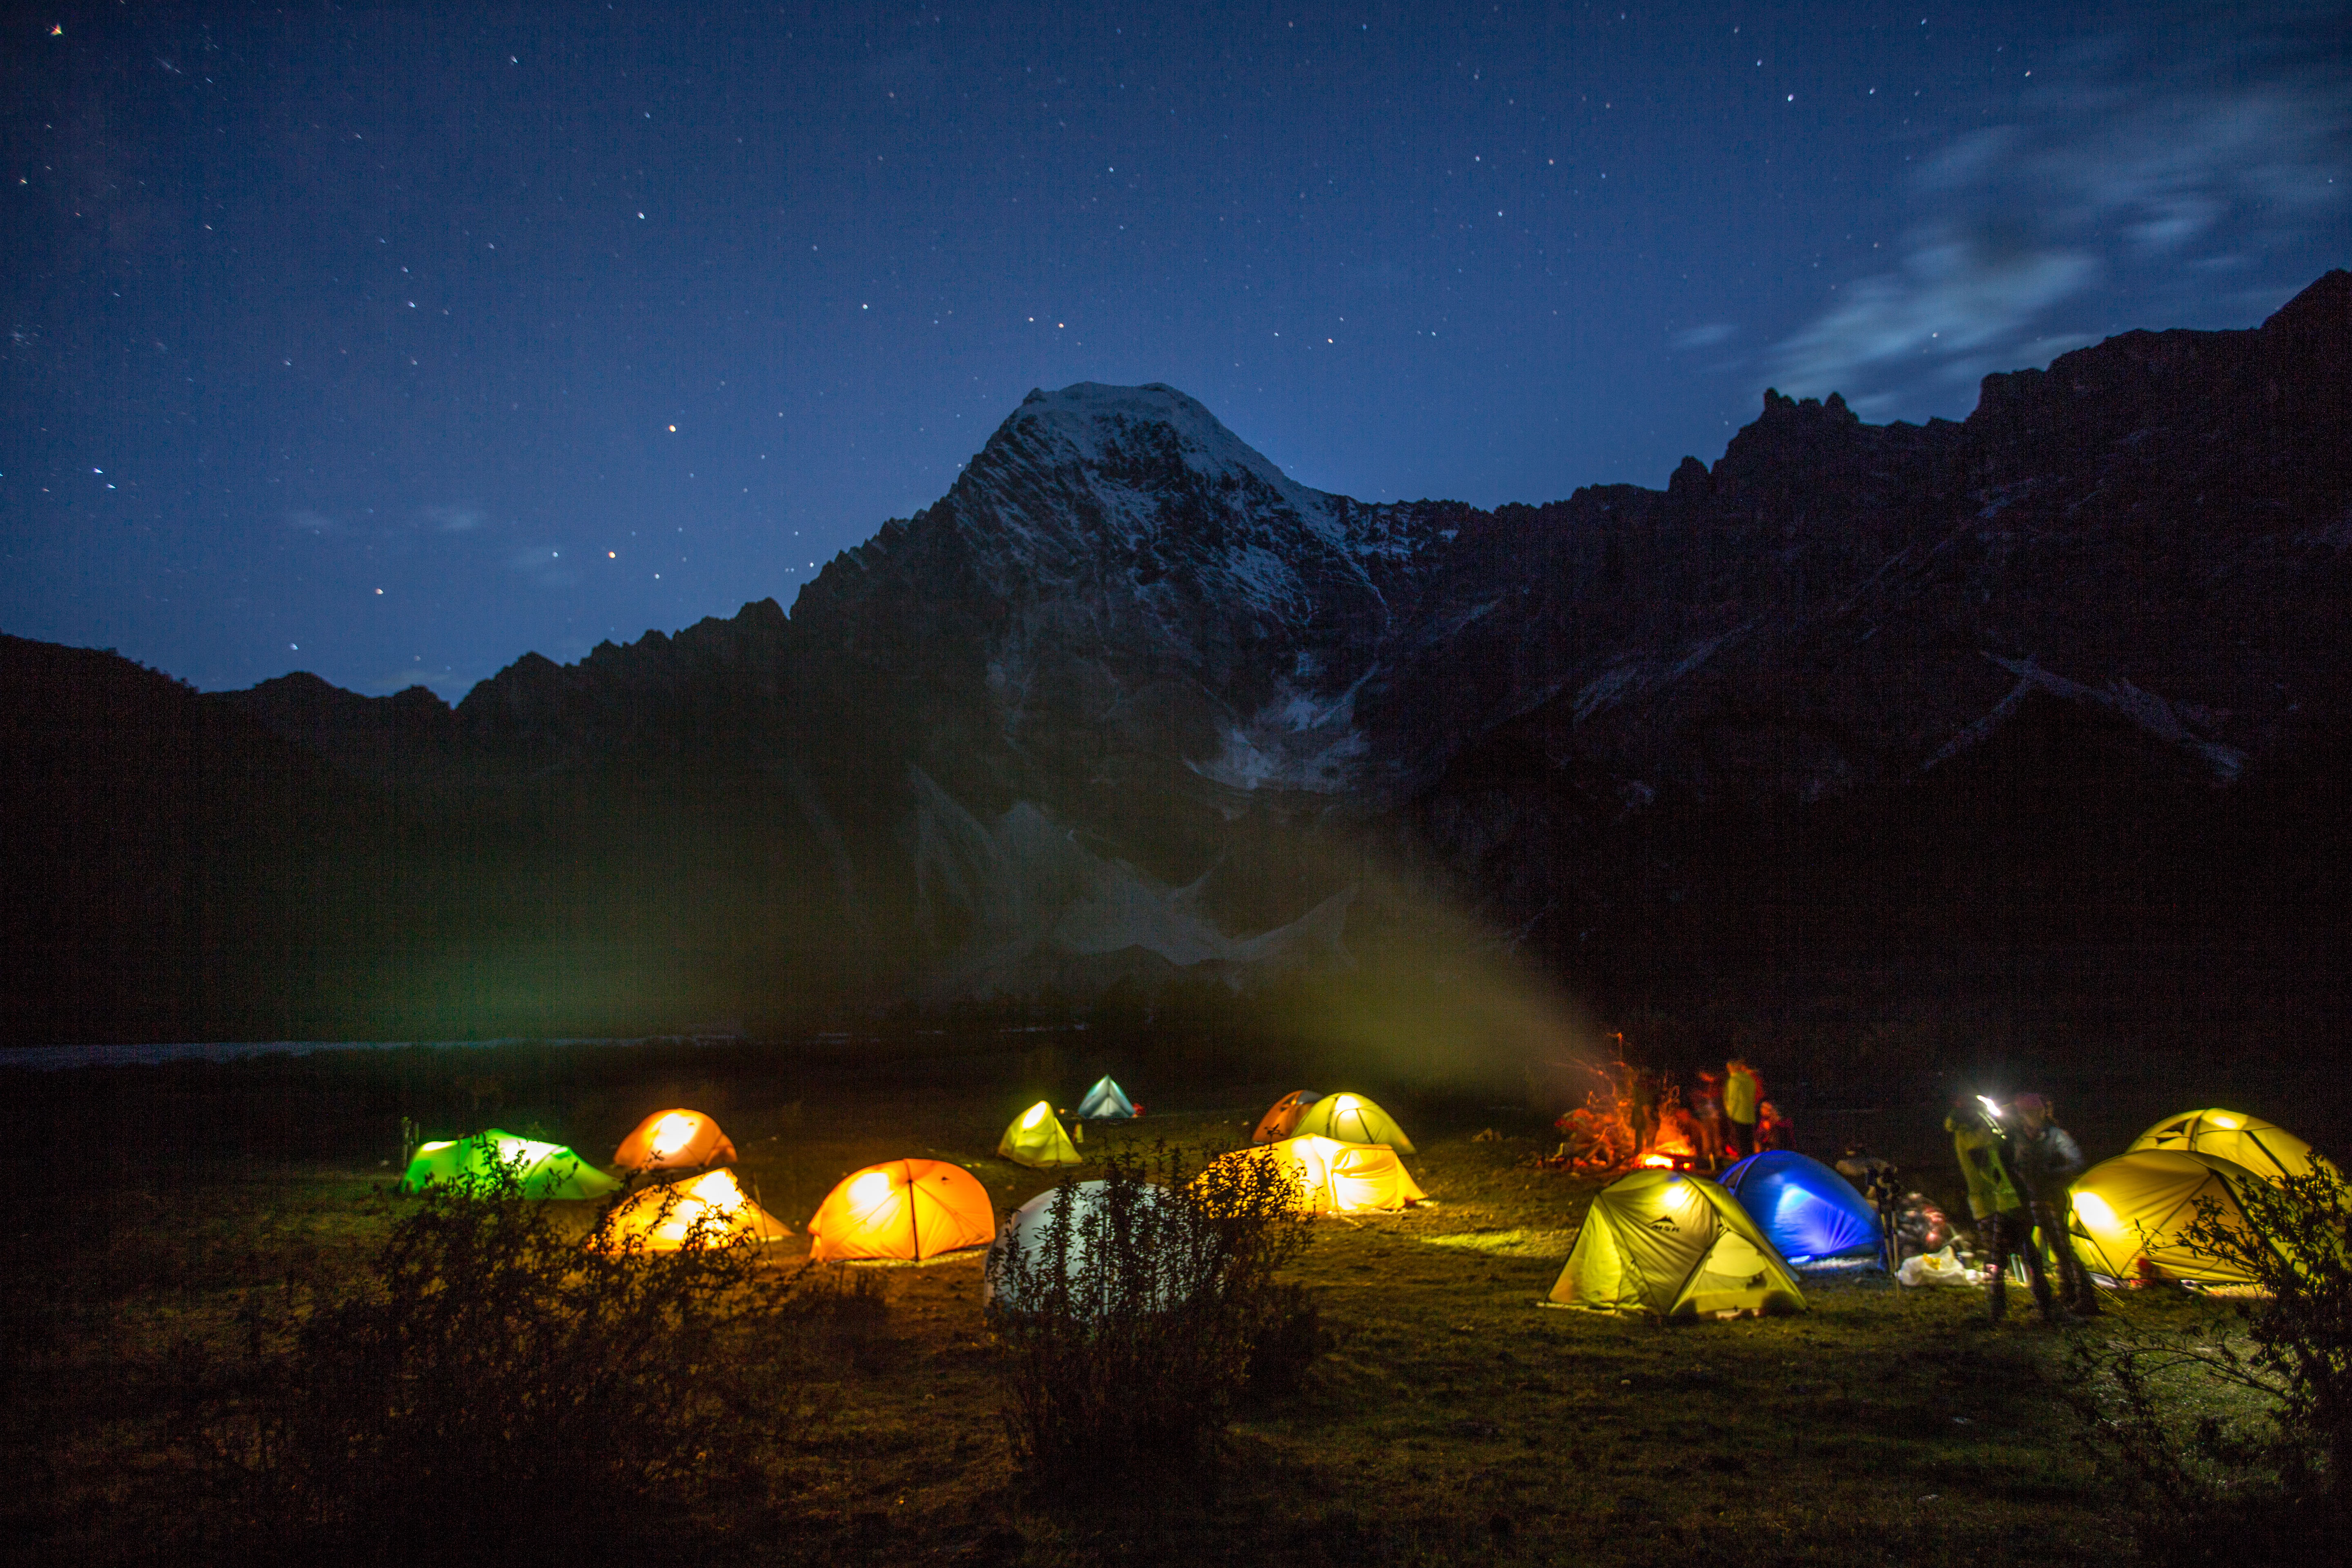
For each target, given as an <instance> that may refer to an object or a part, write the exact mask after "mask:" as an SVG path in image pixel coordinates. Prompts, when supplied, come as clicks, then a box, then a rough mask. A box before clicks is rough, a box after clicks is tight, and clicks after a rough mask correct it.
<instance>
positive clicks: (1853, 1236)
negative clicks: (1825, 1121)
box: [1722, 1149, 1879, 1263]
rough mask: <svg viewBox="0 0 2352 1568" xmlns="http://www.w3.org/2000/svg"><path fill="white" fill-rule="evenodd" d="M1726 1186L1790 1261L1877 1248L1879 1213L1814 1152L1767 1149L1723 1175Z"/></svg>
mask: <svg viewBox="0 0 2352 1568" xmlns="http://www.w3.org/2000/svg"><path fill="white" fill-rule="evenodd" d="M1722 1179H1723V1184H1724V1185H1725V1186H1727V1187H1728V1188H1730V1189H1731V1195H1732V1196H1733V1197H1736V1198H1738V1200H1739V1206H1740V1207H1741V1208H1744V1209H1746V1210H1747V1211H1748V1216H1749V1217H1750V1218H1752V1219H1753V1220H1755V1222H1756V1225H1757V1228H1759V1230H1761V1231H1763V1233H1764V1234H1765V1235H1766V1236H1767V1237H1770V1238H1771V1242H1772V1245H1773V1246H1775V1247H1779V1248H1780V1256H1781V1257H1783V1258H1787V1259H1788V1260H1789V1261H1790V1262H1791V1263H1808V1262H1811V1261H1812V1260H1813V1259H1815V1258H1850V1257H1858V1256H1863V1255H1866V1254H1869V1253H1874V1252H1875V1251H1877V1250H1878V1241H1879V1236H1878V1211H1877V1210H1875V1209H1874V1208H1872V1207H1871V1206H1870V1200H1869V1199H1867V1198H1865V1197H1864V1196H1863V1195H1862V1194H1860V1193H1858V1192H1856V1191H1854V1189H1853V1183H1852V1182H1849V1181H1847V1180H1846V1179H1845V1178H1844V1177H1843V1176H1841V1175H1839V1174H1838V1173H1836V1172H1835V1171H1832V1170H1831V1169H1830V1168H1829V1167H1828V1166H1827V1165H1824V1164H1822V1163H1821V1162H1820V1161H1819V1160H1816V1159H1814V1158H1813V1157H1812V1156H1811V1155H1810V1154H1800V1153H1797V1152H1795V1151H1793V1150H1790V1149H1767V1150H1765V1151H1764V1152H1762V1153H1760V1154H1750V1155H1748V1158H1746V1159H1745V1160H1742V1161H1740V1162H1739V1163H1738V1164H1736V1165H1734V1166H1732V1167H1731V1169H1729V1170H1727V1171H1726V1172H1724V1173H1723V1178H1722Z"/></svg>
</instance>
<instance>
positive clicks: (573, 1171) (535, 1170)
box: [400, 1127, 621, 1200]
mask: <svg viewBox="0 0 2352 1568" xmlns="http://www.w3.org/2000/svg"><path fill="white" fill-rule="evenodd" d="M500 1171H510V1172H512V1173H514V1177H515V1182H516V1185H517V1186H518V1187H519V1188H520V1190H521V1193H522V1195H523V1196H524V1197H527V1198H552V1199H572V1200H579V1199H585V1198H601V1197H604V1195H606V1194H609V1193H616V1192H618V1191H620V1190H621V1184H620V1183H619V1182H617V1181H615V1180H614V1179H613V1178H612V1177H610V1176H608V1175H606V1174H605V1173H604V1172H602V1171H600V1170H598V1169H597V1168H596V1167H595V1166H593V1165H592V1164H590V1163H588V1162H587V1161H585V1160H583V1159H582V1158H581V1157H580V1156H579V1155H577V1154H575V1153H573V1152H572V1151H571V1150H569V1149H567V1148H565V1147H564V1146H563V1145H562V1144H561V1143H542V1142H540V1141H539V1140H537V1139H534V1138H518V1137H516V1136H515V1135H514V1134H513V1133H511V1132H508V1131H501V1130H500V1129H499V1128H496V1127H492V1128H489V1129H488V1130H487V1131H481V1132H477V1133H475V1134H473V1135H472V1136H471V1137H468V1138H454V1139H443V1140H441V1141H440V1142H434V1143H420V1144H418V1145H417V1148H416V1157H415V1159H413V1160H411V1161H410V1162H409V1163H408V1169H407V1171H406V1172H405V1173H404V1174H403V1175H402V1176H401V1178H400V1190H401V1191H402V1192H404V1193H415V1192H422V1191H423V1190H424V1189H425V1187H427V1186H439V1187H455V1188H457V1189H459V1190H460V1191H465V1190H469V1189H470V1190H485V1189H490V1188H494V1187H495V1186H496V1185H497V1184H498V1182H499V1172H500Z"/></svg>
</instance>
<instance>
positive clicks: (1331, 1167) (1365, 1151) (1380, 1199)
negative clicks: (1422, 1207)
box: [1223, 1132, 1429, 1215]
mask: <svg viewBox="0 0 2352 1568" xmlns="http://www.w3.org/2000/svg"><path fill="white" fill-rule="evenodd" d="M1223 1159H1224V1160H1269V1159H1270V1160H1277V1161H1280V1162H1281V1163H1283V1165H1284V1167H1285V1168H1286V1169H1287V1170H1288V1171H1289V1173H1290V1175H1291V1178H1292V1179H1293V1180H1294V1181H1295V1182H1297V1184H1298V1192H1299V1208H1298V1212H1300V1213H1301V1214H1310V1215H1317V1214H1373V1213H1381V1212H1388V1211H1393V1210H1396V1209H1401V1208H1402V1207H1404V1206H1405V1205H1407V1204H1417V1203H1420V1202H1422V1201H1423V1200H1424V1199H1426V1198H1427V1197H1428V1196H1429V1194H1427V1193H1424V1192H1423V1191H1422V1190H1421V1187H1420V1185H1419V1184H1417V1183H1415V1182H1414V1181H1413V1179H1412V1173H1411V1172H1409V1171H1407V1170H1406V1169H1405V1168H1404V1162H1403V1161H1402V1160H1400V1159H1399V1158H1397V1152H1396V1151H1395V1150H1394V1149H1391V1148H1389V1147H1388V1146H1386V1145H1385V1144H1379V1143H1342V1142H1339V1140H1338V1139H1336V1138H1318V1137H1317V1136H1315V1135H1314V1134H1313V1133H1311V1132H1309V1133H1301V1134H1300V1135H1299V1136H1297V1137H1296V1138H1285V1139H1283V1140H1282V1141H1281V1142H1278V1143H1269V1144H1266V1145H1265V1146H1264V1147H1262V1148H1252V1149H1237V1150H1235V1151H1234V1152H1232V1153H1230V1154H1227V1155H1224V1156H1223Z"/></svg>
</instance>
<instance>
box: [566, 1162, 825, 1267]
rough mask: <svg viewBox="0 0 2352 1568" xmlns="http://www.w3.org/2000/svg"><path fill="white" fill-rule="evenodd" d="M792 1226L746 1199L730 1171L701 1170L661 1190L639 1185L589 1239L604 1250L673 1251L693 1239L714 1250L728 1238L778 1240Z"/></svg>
mask: <svg viewBox="0 0 2352 1568" xmlns="http://www.w3.org/2000/svg"><path fill="white" fill-rule="evenodd" d="M791 1234H792V1227H791V1226H787V1225H785V1224H784V1223H783V1222H782V1221H781V1220H779V1219H777V1218H776V1216H775V1215H772V1214H770V1213H769V1212H768V1211H767V1210H765V1209H763V1208H761V1206H760V1205H758V1204H757V1203H754V1202H753V1201H752V1200H751V1195H750V1194H747V1193H745V1192H744V1191H743V1188H742V1186H741V1184H740V1183H738V1182H737V1181H736V1180H735V1173H734V1172H732V1171H724V1170H720V1171H706V1172H704V1173H702V1174H701V1175H699V1176H694V1177H690V1178H688V1180H686V1181H682V1182H673V1183H670V1184H667V1186H656V1187H640V1188H639V1189H637V1191H635V1192H634V1193H632V1194H629V1196H628V1197H627V1198H626V1199H625V1200H624V1201H623V1202H622V1204H621V1205H620V1206H619V1207H617V1208H615V1209H614V1211H613V1212H612V1214H611V1215H609V1216H607V1217H606V1219H605V1221H604V1226H602V1227H601V1228H599V1229H598V1231H597V1233H596V1235H595V1236H594V1237H591V1238H590V1241H591V1244H592V1245H595V1246H598V1247H601V1248H602V1249H603V1250H604V1251H606V1252H624V1251H626V1250H627V1249H628V1248H629V1247H630V1246H631V1245H632V1244H633V1243H634V1244H635V1245H636V1246H637V1247H641V1248H642V1249H643V1250H645V1251H646V1252H677V1251H678V1250H680V1249H681V1248H683V1247H685V1246H686V1245H687V1244H688V1241H689V1240H691V1239H694V1238H696V1237H699V1238H700V1241H701V1243H702V1245H704V1246H706V1247H718V1246H721V1245H723V1244H724V1243H726V1242H728V1241H730V1240H732V1239H733V1238H734V1237H739V1236H741V1237H750V1238H751V1239H752V1240H753V1241H780V1240H782V1238H784V1237H787V1236H790V1235H791Z"/></svg>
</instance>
